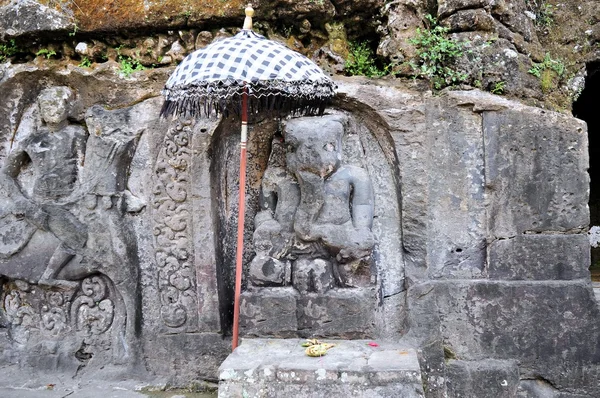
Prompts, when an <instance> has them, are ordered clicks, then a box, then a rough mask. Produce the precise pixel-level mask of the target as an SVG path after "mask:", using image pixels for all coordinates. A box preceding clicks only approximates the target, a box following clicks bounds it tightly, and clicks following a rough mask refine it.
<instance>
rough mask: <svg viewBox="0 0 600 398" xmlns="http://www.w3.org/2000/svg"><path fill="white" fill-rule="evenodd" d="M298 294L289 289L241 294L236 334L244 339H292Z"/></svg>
mask: <svg viewBox="0 0 600 398" xmlns="http://www.w3.org/2000/svg"><path fill="white" fill-rule="evenodd" d="M297 296H298V293H297V292H296V291H295V290H294V289H293V288H291V287H288V288H264V289H260V291H259V292H253V291H245V292H243V293H242V295H241V298H240V303H241V304H240V331H241V333H242V335H246V336H277V337H292V336H294V335H295V333H296V331H297V330H298V320H297V317H296V306H297Z"/></svg>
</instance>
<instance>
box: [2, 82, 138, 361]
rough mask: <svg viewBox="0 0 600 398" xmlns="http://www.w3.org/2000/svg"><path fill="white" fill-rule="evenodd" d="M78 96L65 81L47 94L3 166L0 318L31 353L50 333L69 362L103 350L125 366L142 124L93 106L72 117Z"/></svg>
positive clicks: (130, 355) (134, 349) (133, 334)
mask: <svg viewBox="0 0 600 398" xmlns="http://www.w3.org/2000/svg"><path fill="white" fill-rule="evenodd" d="M75 101H76V96H75V93H74V92H73V91H72V90H71V89H70V88H68V87H52V88H48V89H45V90H43V91H42V92H41V93H40V95H39V96H38V98H37V102H36V104H34V105H32V106H30V107H29V109H28V110H27V111H26V112H25V116H24V117H23V119H22V121H21V124H20V125H19V128H18V130H17V134H16V139H15V142H14V144H13V147H12V149H11V151H10V152H9V154H8V156H7V157H6V159H5V160H4V164H3V167H2V170H1V172H0V180H1V182H2V184H0V185H1V186H2V192H0V202H1V203H2V204H3V206H2V207H0V208H1V209H2V214H0V230H2V232H3V239H2V240H1V241H0V256H1V257H0V274H1V275H4V276H6V277H8V278H9V282H8V283H6V284H5V286H4V288H3V289H2V291H3V292H4V297H3V299H2V300H3V301H2V303H3V311H4V313H5V314H4V317H5V318H6V320H7V322H8V327H9V330H10V335H11V337H12V338H13V339H14V341H15V342H17V343H19V344H24V345H26V346H30V347H32V349H33V348H34V347H36V344H38V343H39V340H40V339H41V338H47V337H51V338H52V339H53V341H55V343H56V344H55V345H56V347H58V348H56V349H55V350H54V351H64V352H63V354H65V353H66V354H67V355H68V354H69V353H70V355H71V359H72V360H75V359H77V360H81V359H82V358H83V359H89V358H91V357H92V356H94V355H96V356H98V355H100V352H102V354H101V355H109V356H110V358H111V361H112V362H113V363H129V364H131V363H134V362H136V361H137V359H136V358H138V357H139V352H138V346H139V344H138V341H137V340H138V336H139V334H140V330H139V326H138V325H139V319H141V314H140V313H139V308H140V290H139V280H138V279H139V278H138V272H139V271H138V267H139V264H138V260H137V248H136V240H135V238H134V236H133V231H132V230H131V228H130V226H129V225H128V223H127V222H126V220H125V215H126V214H128V213H135V212H139V211H141V210H142V209H143V208H144V203H143V201H142V200H141V199H139V198H136V197H135V196H134V195H133V194H132V193H131V192H129V190H128V189H127V179H128V168H129V164H130V163H131V159H132V157H133V155H134V153H135V149H136V146H137V142H138V140H139V138H140V136H141V134H142V133H143V131H144V127H143V125H139V124H138V125H135V126H134V125H133V123H131V122H130V120H131V119H132V115H134V114H135V112H136V109H135V107H133V108H126V109H121V110H114V111H107V110H105V109H104V108H103V107H101V106H92V107H91V108H89V109H88V110H87V112H86V113H85V120H84V121H85V123H84V124H79V123H76V122H74V121H73V120H71V119H70V118H69V117H70V115H71V111H70V109H71V107H73V105H74V102H75ZM66 336H71V338H70V339H65V337H66ZM77 336H79V337H77ZM78 341H79V342H78ZM98 350H99V351H98ZM34 351H35V349H34ZM51 351H52V350H51ZM74 351H76V352H74ZM107 352H109V353H110V354H107ZM73 355H74V356H73Z"/></svg>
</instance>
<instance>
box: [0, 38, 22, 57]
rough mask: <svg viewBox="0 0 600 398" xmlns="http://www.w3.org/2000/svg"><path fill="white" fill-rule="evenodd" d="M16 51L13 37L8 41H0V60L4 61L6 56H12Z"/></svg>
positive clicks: (17, 50)
mask: <svg viewBox="0 0 600 398" xmlns="http://www.w3.org/2000/svg"><path fill="white" fill-rule="evenodd" d="M18 52H19V48H18V47H17V45H16V44H15V41H14V39H13V40H10V41H9V42H8V43H0V62H4V61H6V59H7V58H10V57H12V56H13V55H15V54H17V53H18Z"/></svg>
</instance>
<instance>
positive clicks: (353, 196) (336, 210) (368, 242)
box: [249, 115, 375, 293]
mask: <svg viewBox="0 0 600 398" xmlns="http://www.w3.org/2000/svg"><path fill="white" fill-rule="evenodd" d="M313 119H314V118H313ZM346 124H347V118H346V116H344V115H329V116H323V117H322V118H318V119H317V120H311V118H299V119H292V120H290V121H288V122H286V124H285V129H284V136H283V137H276V138H275V139H274V141H273V145H272V152H271V157H270V160H269V166H268V167H267V170H266V171H265V174H264V178H263V182H262V194H261V211H260V212H259V213H258V214H257V215H256V218H255V231H254V237H253V241H254V247H255V250H256V253H257V254H256V257H255V258H254V260H253V261H252V263H251V264H250V274H249V278H250V282H251V283H252V285H254V286H285V285H290V284H291V285H292V286H293V287H294V288H295V289H296V290H297V291H298V292H300V293H325V292H327V291H328V290H330V289H332V288H335V287H337V288H344V287H359V286H368V285H372V284H374V282H375V281H374V279H373V278H374V275H372V273H371V270H370V254H371V251H372V249H373V246H374V245H375V239H374V237H373V233H372V232H371V226H372V223H373V206H374V203H373V201H374V199H373V189H372V186H371V181H370V178H369V175H368V173H367V171H366V170H365V169H364V168H362V167H360V166H357V165H352V164H348V163H346V161H347V160H345V159H343V156H342V154H343V149H342V138H343V135H344V128H345V125H346Z"/></svg>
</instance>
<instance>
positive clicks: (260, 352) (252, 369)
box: [219, 339, 424, 398]
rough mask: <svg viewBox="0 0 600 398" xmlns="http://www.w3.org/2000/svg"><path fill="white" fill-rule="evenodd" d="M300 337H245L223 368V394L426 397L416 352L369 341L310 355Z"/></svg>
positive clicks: (221, 396)
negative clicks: (314, 356)
mask: <svg viewBox="0 0 600 398" xmlns="http://www.w3.org/2000/svg"><path fill="white" fill-rule="evenodd" d="M303 341H304V340H299V339H285V340H283V339H244V340H242V343H241V344H240V346H239V347H238V348H237V349H236V350H235V351H234V352H233V353H232V354H231V355H229V356H228V357H227V359H226V360H225V362H223V364H222V365H221V367H220V368H219V398H229V397H248V398H258V397H265V398H266V397H304V398H312V397H314V398H318V397H331V398H337V397H343V398H349V397H370V398H377V397H403V398H417V397H419V398H423V397H424V393H423V385H422V381H421V371H420V368H419V361H418V359H417V353H416V351H415V350H414V349H406V348H403V347H399V346H396V345H393V344H386V343H380V345H379V346H377V347H372V346H370V345H369V344H368V343H369V340H322V341H324V342H328V343H334V344H336V346H335V347H333V348H331V349H330V350H329V351H328V352H327V355H325V356H323V357H319V358H312V357H308V356H307V355H306V354H305V353H304V350H305V349H304V348H303V347H302V346H301V344H302V342H303Z"/></svg>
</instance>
